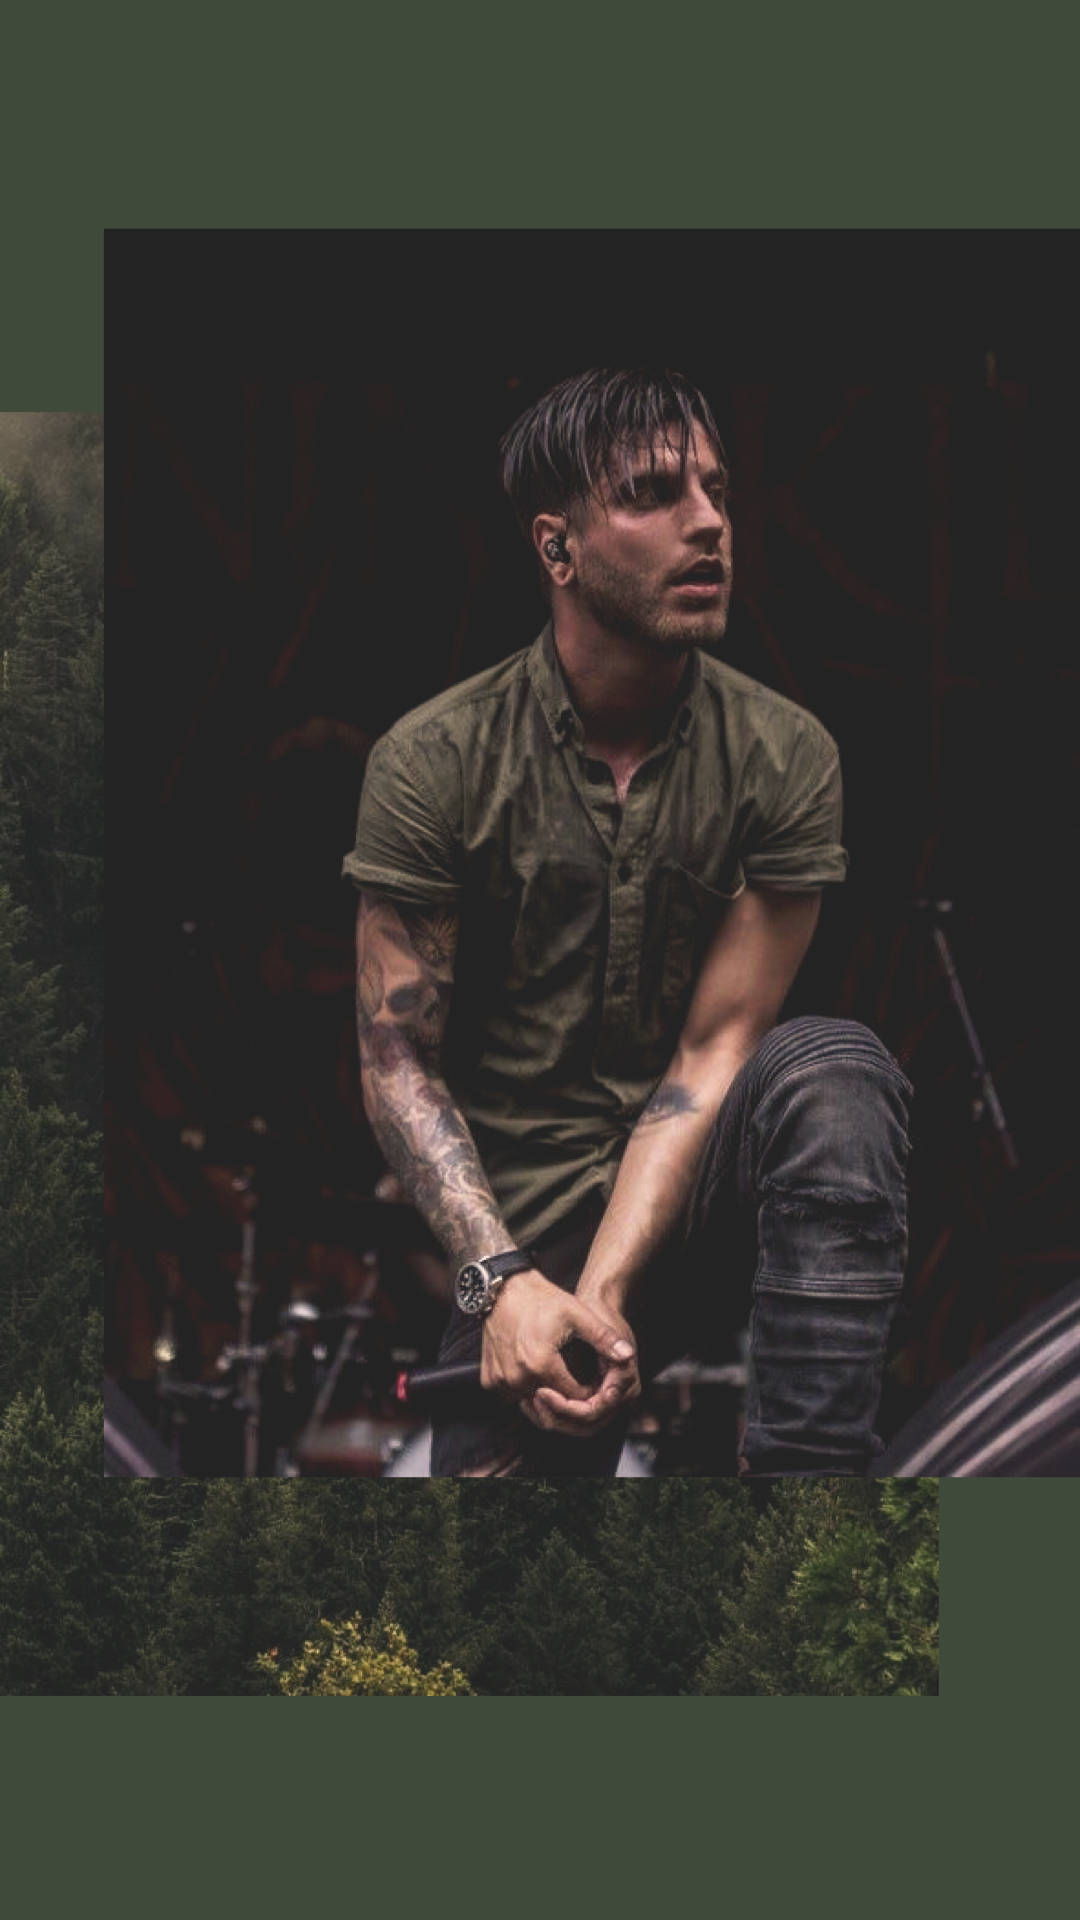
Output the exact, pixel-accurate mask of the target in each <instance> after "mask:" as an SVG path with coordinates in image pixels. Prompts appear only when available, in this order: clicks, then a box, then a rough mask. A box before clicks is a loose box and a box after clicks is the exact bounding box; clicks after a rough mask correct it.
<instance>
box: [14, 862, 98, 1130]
mask: <svg viewBox="0 0 1080 1920" xmlns="http://www.w3.org/2000/svg"><path fill="white" fill-rule="evenodd" d="M28 917H29V916H28V911H27V909H26V908H25V907H17V906H16V905H15V903H14V901H13V900H12V897H11V893H10V891H9V889H8V888H7V887H6V886H4V885H0V1068H9V1069H10V1068H13V1069H14V1070H15V1071H16V1072H18V1073H19V1074H20V1075H21V1076H22V1079H23V1081H24V1083H25V1085H26V1087H27V1090H28V1092H29V1094H30V1097H31V1098H32V1099H34V1100H45V1099H50V1098H55V1097H56V1096H57V1094H59V1092H60V1090H61V1086H62V1083H63V1073H64V1066H65V1062H66V1059H67V1058H68V1056H69V1055H70V1054H71V1052H72V1051H73V1049H74V1048H75V1047H76V1046H77V1045H78V1044H79V1040H80V1036H79V1035H77V1034H75V1033H66V1034H63V1035H60V1034H58V1032H57V1030H56V1011H57V1001H58V998H59V993H60V988H59V982H58V978H57V975H58V969H57V968H55V967H50V968H49V969H48V970H47V971H45V972H40V971H39V970H38V969H37V968H35V966H34V964H33V962H32V961H31V960H17V959H16V958H15V955H16V952H17V950H18V949H19V948H20V947H22V946H23V945H24V943H25V940H26V922H27V919H28Z"/></svg>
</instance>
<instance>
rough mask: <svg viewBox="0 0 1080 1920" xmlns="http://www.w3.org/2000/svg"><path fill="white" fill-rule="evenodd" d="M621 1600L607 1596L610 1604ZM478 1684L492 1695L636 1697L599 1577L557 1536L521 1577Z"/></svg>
mask: <svg viewBox="0 0 1080 1920" xmlns="http://www.w3.org/2000/svg"><path fill="white" fill-rule="evenodd" d="M621 1597H622V1596H621V1595H615V1596H613V1599H614V1600H615V1603H616V1604H617V1603H618V1599H620V1598H621ZM480 1678H481V1679H482V1681H483V1684H484V1688H485V1691H489V1692H492V1693H515V1694H516V1693H526V1694H564V1693H565V1694H590V1693H623V1692H625V1691H628V1690H634V1689H633V1687H632V1680H631V1674H630V1672H629V1671H628V1670H627V1668H626V1665H625V1663H624V1661H623V1658H622V1656H621V1653H620V1650H619V1646H618V1640H617V1637H616V1635H615V1633H614V1631H613V1628H612V1618H611V1614H610V1613H609V1610H608V1603H607V1596H606V1594H605V1588H604V1581H603V1578H602V1576H601V1574H600V1572H599V1570H598V1569H597V1568H596V1567H594V1566H590V1565H589V1563H588V1561H587V1560H586V1559H585V1558H584V1556H583V1555H582V1554H580V1553H577V1552H576V1551H575V1549H574V1548H573V1547H572V1546H570V1545H569V1543H568V1542H567V1541H566V1540H564V1538H563V1536H562V1534H561V1533H560V1532H559V1531H558V1529H556V1530H555V1531H554V1532H553V1533H552V1534H551V1535H550V1536H549V1538H548V1539H547V1540H546V1541H545V1543H544V1545H543V1546H542V1547H541V1548H540V1551H539V1552H538V1553H537V1555H536V1557H535V1558H534V1559H533V1560H531V1561H530V1562H529V1564H528V1566H526V1567H525V1569H524V1571H523V1572H522V1574H521V1577H520V1579H519V1581H518V1584H517V1587H516V1588H515V1590H514V1593H513V1595H512V1596H511V1598H510V1601H509V1603H508V1604H507V1606H506V1608H505V1611H504V1613H503V1617H502V1620H501V1624H500V1632H499V1639H498V1642H497V1644H496V1645H495V1646H494V1647H493V1648H492V1650H491V1652H490V1653H489V1654H488V1657H487V1660H486V1661H485V1664H484V1667H483V1669H482V1672H481V1675H480Z"/></svg>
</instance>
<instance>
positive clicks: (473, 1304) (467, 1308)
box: [457, 1266, 488, 1313]
mask: <svg viewBox="0 0 1080 1920" xmlns="http://www.w3.org/2000/svg"><path fill="white" fill-rule="evenodd" d="M487 1293H488V1277H487V1274H486V1273H485V1272H484V1269H483V1267H477V1266H468V1267H462V1269H461V1272H460V1273H459V1274H458V1283H457V1299H458V1306H459V1307H460V1308H461V1309H462V1312H463V1313H479V1312H480V1310H481V1308H482V1307H483V1306H484V1305H485V1304H486V1301H487Z"/></svg>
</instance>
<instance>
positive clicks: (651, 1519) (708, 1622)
mask: <svg viewBox="0 0 1080 1920" xmlns="http://www.w3.org/2000/svg"><path fill="white" fill-rule="evenodd" d="M607 1492H608V1498H607V1500H606V1501H605V1506H606V1509H607V1511H606V1514H605V1517H604V1519H603V1521H602V1522H601V1525H600V1529H599V1571H600V1574H601V1577H602V1580H603V1588H604V1593H605V1595H606V1597H607V1604H608V1610H609V1612H610V1614H611V1616H612V1620H613V1622H614V1624H615V1630H616V1635H617V1638H618V1642H619V1646H620V1649H621V1654H622V1658H623V1661H624V1663H625V1666H626V1669H627V1672H628V1674H629V1675H630V1676H632V1691H633V1692H634V1693H649V1694H674V1693H686V1692H689V1691H690V1690H691V1688H692V1687H693V1685H694V1682H695V1680H696V1678H697V1674H698V1670H699V1668H700V1666H701V1663H702V1661H703V1659H704V1658H705V1655H706V1653H707V1652H708V1650H709V1647H710V1645H711V1644H712V1642H713V1641H714V1640H715V1639H716V1637H717V1635H718V1634H719V1633H720V1631H721V1629H722V1626H723V1618H724V1615H723V1607H724V1602H725V1599H728V1598H730V1596H731V1595H732V1594H733V1593H734V1592H736V1591H737V1590H738V1586H739V1581H740V1577H741V1574H742V1569H743V1562H744V1558H745V1553H746V1547H747V1542H748V1539H749V1535H750V1533H751V1530H752V1524H753V1516H752V1513H751V1508H750V1502H749V1499H748V1497H747V1495H746V1492H745V1490H744V1489H743V1488H742V1487H740V1486H739V1485H738V1484H737V1483H736V1482H733V1481H728V1480H719V1481H715V1480H707V1479H692V1478H675V1479H669V1480H633V1481H624V1482H622V1483H620V1484H618V1485H616V1486H614V1487H612V1488H610V1489H608V1490H607Z"/></svg>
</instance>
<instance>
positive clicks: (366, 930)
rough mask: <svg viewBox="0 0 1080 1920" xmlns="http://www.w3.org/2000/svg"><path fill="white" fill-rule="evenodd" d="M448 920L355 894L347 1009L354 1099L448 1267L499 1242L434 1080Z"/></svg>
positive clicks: (452, 929) (476, 1170) (449, 1098)
mask: <svg viewBox="0 0 1080 1920" xmlns="http://www.w3.org/2000/svg"><path fill="white" fill-rule="evenodd" d="M457 931H458V925H457V920H456V919H455V917H454V916H453V915H452V914H448V913H446V912H445V911H442V910H439V909H427V910H424V909H418V908H401V907H393V906H390V905H389V904H388V903H387V902H383V901H379V900H375V899H372V898H370V897H369V896H368V895H366V894H361V898H360V910H359V913H358V916H357V973H356V986H357V992H356V1008H357V1033H358V1038H359V1043H360V1061H361V1066H362V1068H363V1076H364V1098H365V1107H366V1111H367V1114H368V1118H369V1120H370V1122H371V1127H372V1131H373V1133H374V1135H375V1138H376V1140H377V1142H378V1144H379V1147H380V1149H381V1150H382V1152H383V1154H385V1156H386V1161H387V1164H388V1166H389V1167H390V1169H391V1171H392V1172H393V1173H395V1174H396V1175H397V1177H398V1179H399V1180H400V1181H401V1184H402V1186H403V1187H404V1189H405V1192H406V1193H407V1194H408V1196H409V1199H410V1200H411V1201H412V1203H413V1205H414V1206H416V1207H417V1208H418V1209H419V1211H420V1212H421V1213H422V1214H423V1216H424V1218H425V1220H426V1221H427V1223H428V1225H429V1226H430V1228H431V1230H432V1232H433V1233H434V1234H435V1235H436V1237H437V1238H438V1239H439V1241H440V1242H441V1243H442V1245H443V1247H444V1249H445V1251H446V1253H447V1254H448V1256H449V1257H450V1259H451V1260H453V1261H455V1262H456V1263H458V1264H460V1263H461V1262H462V1261H464V1260H466V1259H468V1258H469V1256H470V1255H475V1254H476V1253H477V1252H478V1251H479V1250H480V1249H483V1250H484V1251H490V1252H494V1251H495V1250H496V1245H497V1244H501V1242H502V1240H503V1239H504V1238H505V1228H504V1227H503V1226H502V1222H501V1218H500V1215H499V1209H498V1206H497V1204H496V1201H495V1197H494V1195H493V1193H492V1191H491V1188H490V1186H489V1184H488V1180H487V1176H486V1175H485V1173H484V1170H483V1167H482V1166H481V1164H480V1159H479V1155H478V1154H477V1151H476V1147H475V1145H474V1143H473V1140H472V1136H471V1135H470V1133H469V1130H468V1127H467V1126H466V1124H465V1121H464V1119H463V1117H462V1114H461V1112H460V1110H459V1108H458V1106H457V1104H456V1102H455V1100H454V1098H453V1095H452V1094H451V1092H450V1089H449V1088H448V1086H447V1085H446V1082H445V1080H444V1079H443V1078H442V1075H441V1072H440V1052H441V1047H442V1039H443V1033H444V1031H445V1027H446V1019H447V1014H448V1012H449V1007H450V992H451V983H452V978H453V964H454V952H455V948H456V944H457Z"/></svg>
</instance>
